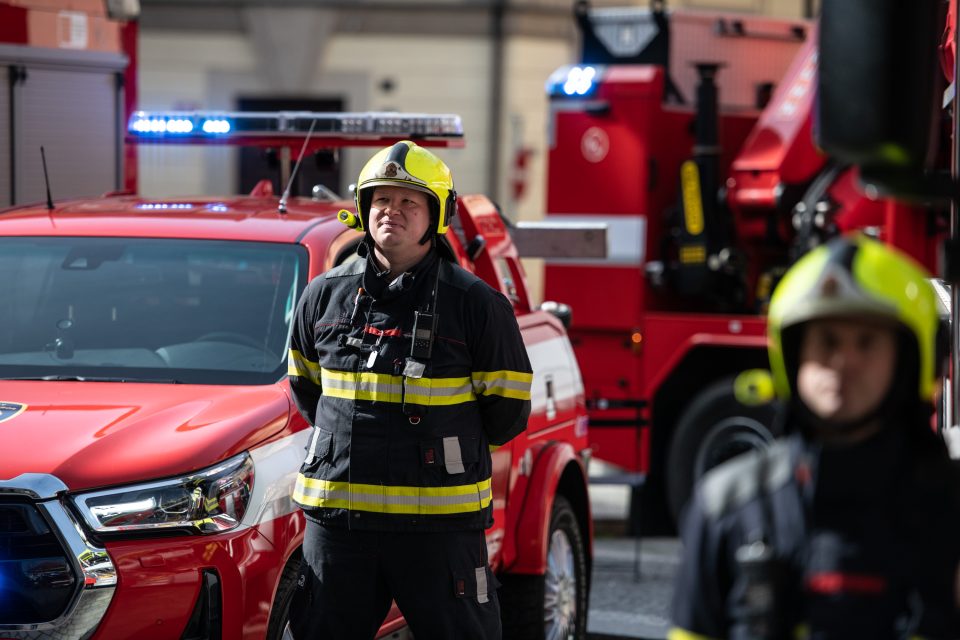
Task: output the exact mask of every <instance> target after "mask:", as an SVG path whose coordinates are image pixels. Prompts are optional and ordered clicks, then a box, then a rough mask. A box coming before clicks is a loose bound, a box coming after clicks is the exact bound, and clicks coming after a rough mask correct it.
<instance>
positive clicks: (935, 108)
mask: <svg viewBox="0 0 960 640" xmlns="http://www.w3.org/2000/svg"><path fill="white" fill-rule="evenodd" d="M943 5H944V3H943V2H940V1H939V0H823V6H822V10H821V18H820V36H819V37H820V52H819V72H818V73H819V95H818V103H817V104H818V106H817V108H818V112H817V118H818V120H817V138H818V143H819V145H820V146H821V147H822V148H823V149H824V150H825V151H826V152H827V153H828V154H830V155H831V156H833V157H835V158H837V159H839V160H842V161H845V162H849V163H852V164H857V165H860V167H861V170H862V174H863V176H864V180H865V181H866V182H873V181H876V182H879V183H881V184H883V186H885V187H887V188H888V189H889V190H890V191H892V192H893V193H896V192H898V191H903V190H906V191H910V190H911V188H914V187H917V184H916V182H917V181H918V180H919V178H920V176H921V175H922V173H923V170H924V168H926V167H927V166H928V165H929V160H930V159H931V157H932V154H933V153H934V152H935V147H936V145H935V141H936V130H937V129H936V126H937V125H938V124H939V117H938V113H939V111H940V110H941V105H940V97H939V94H940V92H941V91H942V88H943V82H942V80H941V78H942V77H943V74H942V73H941V72H940V70H939V64H938V60H937V44H938V42H939V39H940V34H941V31H942V28H943V17H944V16H943V11H942V8H943Z"/></svg>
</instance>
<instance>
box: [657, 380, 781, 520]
mask: <svg viewBox="0 0 960 640" xmlns="http://www.w3.org/2000/svg"><path fill="white" fill-rule="evenodd" d="M735 380H736V378H735V377H729V378H723V379H721V380H718V381H717V382H714V383H713V384H711V385H710V386H708V387H707V388H706V389H704V390H703V391H701V392H700V393H699V394H698V395H697V396H696V397H694V399H693V402H692V403H690V405H689V407H688V408H687V409H686V411H684V412H683V413H682V414H681V416H680V419H679V420H678V421H677V425H676V428H675V429H674V433H673V440H672V442H671V444H670V451H669V455H668V457H667V469H666V481H667V500H668V504H669V507H670V514H671V515H672V516H673V521H674V522H675V523H676V522H678V520H679V517H680V514H681V512H682V511H683V508H684V506H686V504H687V501H688V500H689V499H690V496H691V495H692V494H693V488H694V486H695V485H696V483H697V481H698V480H700V478H701V477H702V476H703V474H705V473H706V472H707V471H709V470H710V469H712V468H714V467H716V466H717V465H719V464H721V463H723V462H725V461H727V460H729V459H731V458H733V457H736V456H737V455H740V454H741V453H746V452H747V451H753V450H760V449H765V448H767V447H768V446H770V444H771V443H772V442H773V441H774V439H775V438H776V436H778V435H780V434H779V433H777V432H776V427H775V420H774V417H775V415H776V411H777V405H776V403H774V402H772V401H765V402H758V403H756V404H744V403H743V402H741V401H740V400H738V399H737V396H736V394H735V392H734V382H735Z"/></svg>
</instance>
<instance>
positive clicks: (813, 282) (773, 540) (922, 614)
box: [668, 235, 960, 640]
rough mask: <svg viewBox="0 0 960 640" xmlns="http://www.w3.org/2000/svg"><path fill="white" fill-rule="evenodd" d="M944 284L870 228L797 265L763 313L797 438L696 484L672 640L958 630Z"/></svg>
mask: <svg viewBox="0 0 960 640" xmlns="http://www.w3.org/2000/svg"><path fill="white" fill-rule="evenodd" d="M934 295H935V294H934V291H933V289H932V286H931V285H930V284H929V282H928V281H927V279H926V274H925V273H924V272H923V270H922V269H921V268H920V267H919V266H917V265H916V264H915V263H914V262H913V261H912V260H910V259H909V258H907V257H905V256H904V255H903V254H900V253H899V252H897V251H894V250H892V249H890V248H888V247H886V246H885V245H883V244H881V243H879V242H877V241H874V240H870V239H868V238H866V237H864V236H858V235H854V236H846V237H841V238H837V239H834V240H832V241H830V242H829V243H827V244H826V245H824V246H821V247H820V248H818V249H815V250H814V251H812V252H810V253H808V254H807V255H806V256H804V257H803V258H802V259H801V260H800V261H798V262H797V263H796V264H795V265H794V266H793V267H792V268H791V269H790V270H789V271H788V272H787V274H786V275H785V277H784V278H783V280H782V282H781V283H780V285H779V287H778V288H777V290H776V292H775V294H774V297H773V299H772V301H771V304H770V310H769V317H768V334H769V335H768V337H769V356H770V364H771V369H772V375H773V384H772V388H773V389H775V390H776V393H777V395H778V396H779V397H780V399H781V401H782V406H783V412H782V415H781V419H782V420H783V423H782V424H783V427H784V431H785V433H786V434H787V435H786V436H785V437H784V438H783V439H782V440H779V441H777V442H776V443H775V444H773V445H772V446H771V447H770V448H768V449H767V450H765V451H762V452H754V453H750V454H746V455H744V456H741V457H738V458H735V459H733V460H730V461H728V462H727V463H725V464H723V465H721V466H719V467H717V468H715V469H713V470H712V471H711V472H709V473H708V474H707V475H705V476H704V478H703V481H702V483H701V484H700V485H699V487H698V488H697V491H696V494H695V497H694V499H693V501H692V503H691V505H690V507H689V509H688V511H687V513H686V514H685V518H684V520H683V525H682V536H683V542H684V553H683V562H682V564H681V568H680V570H679V572H678V575H677V578H676V583H675V592H674V600H673V608H672V624H673V628H672V629H671V631H670V633H669V635H668V637H669V638H670V639H672V640H680V639H690V638H795V637H799V638H907V637H911V636H915V635H920V636H925V637H934V638H936V637H949V638H955V637H960V625H958V615H957V588H956V584H957V577H958V571H957V569H958V565H960V477H958V473H957V469H956V468H955V467H954V463H953V462H952V461H951V460H950V459H949V458H948V456H947V452H946V449H945V447H944V446H943V443H942V441H941V440H940V439H939V438H938V437H937V435H936V433H935V432H934V429H933V428H932V427H931V415H932V413H931V412H932V400H933V398H934V391H935V388H936V386H937V382H938V378H937V368H938V366H937V365H938V362H939V361H940V360H941V358H939V357H938V353H939V352H940V351H943V349H938V348H937V345H938V337H937V336H938V328H939V318H938V315H937V309H936V304H935V298H934Z"/></svg>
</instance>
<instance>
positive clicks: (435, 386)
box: [405, 378, 477, 406]
mask: <svg viewBox="0 0 960 640" xmlns="http://www.w3.org/2000/svg"><path fill="white" fill-rule="evenodd" d="M406 385H407V388H406V395H405V398H406V400H407V402H410V403H413V404H422V405H430V406H437V405H450V404H460V403H462V402H473V401H474V400H476V399H477V396H476V395H474V393H473V384H472V383H471V382H470V378H407V382H406Z"/></svg>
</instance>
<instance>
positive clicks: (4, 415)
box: [0, 401, 27, 422]
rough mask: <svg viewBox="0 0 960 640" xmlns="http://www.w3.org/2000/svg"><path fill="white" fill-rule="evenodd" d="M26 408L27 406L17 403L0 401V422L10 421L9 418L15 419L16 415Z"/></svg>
mask: <svg viewBox="0 0 960 640" xmlns="http://www.w3.org/2000/svg"><path fill="white" fill-rule="evenodd" d="M26 408H27V405H25V404H21V403H19V402H3V401H0V422H3V421H4V420H10V419H11V418H16V417H17V416H18V415H20V414H21V413H23V410H24V409H26Z"/></svg>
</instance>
